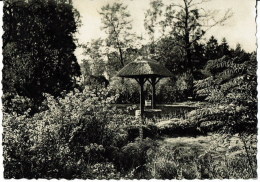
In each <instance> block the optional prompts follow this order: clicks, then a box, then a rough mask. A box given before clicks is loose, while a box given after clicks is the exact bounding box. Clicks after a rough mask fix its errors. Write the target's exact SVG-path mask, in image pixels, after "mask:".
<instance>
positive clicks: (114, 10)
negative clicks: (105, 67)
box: [100, 3, 134, 68]
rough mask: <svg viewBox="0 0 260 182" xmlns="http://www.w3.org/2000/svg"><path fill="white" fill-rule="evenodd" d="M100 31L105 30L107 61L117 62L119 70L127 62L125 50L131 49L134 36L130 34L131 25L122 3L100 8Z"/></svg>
mask: <svg viewBox="0 0 260 182" xmlns="http://www.w3.org/2000/svg"><path fill="white" fill-rule="evenodd" d="M100 15H101V17H102V19H101V20H102V24H103V26H102V29H103V30H105V32H106V34H107V38H106V39H105V42H106V46H107V47H108V48H109V49H107V50H108V61H112V60H117V62H119V63H120V68H122V67H124V65H125V64H126V62H127V61H128V60H127V56H126V54H127V50H129V49H132V43H133V39H134V35H133V34H132V33H131V29H132V25H131V21H132V20H131V19H130V14H129V13H128V11H127V6H124V5H123V4H122V3H113V4H112V5H110V4H107V5H105V6H103V7H102V8H101V12H100Z"/></svg>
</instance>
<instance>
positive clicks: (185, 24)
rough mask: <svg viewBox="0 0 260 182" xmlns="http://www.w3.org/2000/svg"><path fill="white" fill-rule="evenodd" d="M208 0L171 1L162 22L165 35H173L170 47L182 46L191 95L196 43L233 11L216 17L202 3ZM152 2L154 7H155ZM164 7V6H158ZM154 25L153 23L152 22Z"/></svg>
mask: <svg viewBox="0 0 260 182" xmlns="http://www.w3.org/2000/svg"><path fill="white" fill-rule="evenodd" d="M205 2H207V0H201V1H196V0H182V3H180V4H176V3H171V4H169V5H167V6H165V10H164V14H163V15H164V17H163V20H162V21H161V22H160V25H161V26H162V27H163V32H165V36H168V37H171V41H172V43H171V44H168V46H169V47H176V46H177V47H180V48H181V49H182V50H183V51H182V52H183V57H184V62H183V65H184V67H185V68H186V71H185V72H186V73H187V74H188V75H190V81H189V85H190V95H193V94H192V93H193V69H194V62H193V60H192V50H193V47H194V44H195V43H197V42H198V41H199V40H201V38H202V37H203V36H204V35H205V33H206V32H207V31H208V30H209V29H210V28H212V27H214V26H216V25H219V24H223V23H224V22H225V21H226V20H227V19H228V18H229V17H230V16H231V12H230V11H229V10H228V11H226V12H225V14H224V16H223V17H221V18H220V19H216V18H215V17H214V15H215V14H216V13H214V12H213V11H206V10H205V9H203V8H201V7H200V5H201V4H203V3H205ZM153 3H154V1H153V2H152V7H153ZM158 7H162V6H157V7H156V8H158ZM157 15H158V14H157V13H155V14H150V16H157ZM151 26H152V24H151Z"/></svg>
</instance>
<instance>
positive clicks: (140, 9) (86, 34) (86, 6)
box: [73, 0, 256, 62]
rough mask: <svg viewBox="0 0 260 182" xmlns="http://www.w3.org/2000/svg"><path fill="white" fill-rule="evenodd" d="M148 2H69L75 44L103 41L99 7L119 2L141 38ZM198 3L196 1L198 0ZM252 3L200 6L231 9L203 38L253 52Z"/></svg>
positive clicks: (238, 0) (224, 0)
mask: <svg viewBox="0 0 260 182" xmlns="http://www.w3.org/2000/svg"><path fill="white" fill-rule="evenodd" d="M150 1H151V0H73V5H74V7H75V8H76V9H77V10H78V11H79V13H80V15H81V22H82V26H81V27H79V31H78V33H77V34H76V37H77V39H78V42H79V43H87V42H89V41H90V40H91V39H97V38H100V37H105V34H104V32H103V31H102V30H101V29H100V27H101V25H102V24H101V16H100V15H99V11H100V10H101V7H102V6H104V5H106V4H108V3H109V4H112V3H113V2H122V3H124V4H125V5H127V6H128V11H129V12H130V14H131V18H132V19H133V31H134V32H136V33H137V34H138V35H141V34H145V29H144V25H143V20H144V14H145V12H146V10H147V9H148V8H149V3H150ZM178 1H180V0H163V2H165V3H166V4H167V3H169V2H178ZM199 1H200V0H199ZM255 5H256V1H255V0H211V1H209V2H207V3H204V7H203V8H205V9H210V10H218V11H219V14H220V15H221V14H222V15H223V13H224V12H225V11H226V10H227V9H231V11H232V13H233V16H232V17H231V18H230V19H228V20H227V21H226V22H225V24H224V25H223V26H220V25H218V26H216V27H214V28H212V29H210V31H208V32H207V34H206V35H205V38H206V39H208V38H209V37H210V36H211V35H214V37H215V38H216V39H217V40H218V41H219V42H220V41H221V40H222V39H223V38H224V37H225V38H226V40H227V42H228V43H229V45H230V46H231V48H234V47H235V46H236V44H237V43H240V44H241V47H242V48H243V49H244V50H246V51H249V52H251V51H255V50H256V37H255V34H256V24H255V16H256V11H255ZM75 54H76V56H77V58H78V61H79V62H81V60H82V59H83V58H84V56H83V55H82V49H81V48H77V49H76V51H75Z"/></svg>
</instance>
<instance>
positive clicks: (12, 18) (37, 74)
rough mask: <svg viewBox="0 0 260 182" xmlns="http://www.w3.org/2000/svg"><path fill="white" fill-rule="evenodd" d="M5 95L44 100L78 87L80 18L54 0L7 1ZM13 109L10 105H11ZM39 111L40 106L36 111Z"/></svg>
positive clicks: (36, 100)
mask: <svg viewBox="0 0 260 182" xmlns="http://www.w3.org/2000/svg"><path fill="white" fill-rule="evenodd" d="M3 22H4V25H3V29H4V32H5V33H4V35H3V63H4V68H3V92H4V94H9V96H10V97H8V98H7V97H5V98H4V101H5V99H7V100H9V101H10V99H12V98H13V96H15V95H16V94H18V95H20V96H26V97H28V98H30V99H32V101H33V104H34V105H39V103H40V102H41V101H42V99H43V97H42V93H50V94H52V95H54V96H58V95H59V94H60V93H61V92H62V91H63V90H70V89H72V88H73V87H75V84H76V83H75V76H79V74H80V70H79V65H78V63H77V60H76V57H75V55H74V51H75V49H76V45H75V42H74V39H75V38H74V33H75V32H76V31H77V27H78V25H79V15H78V13H77V11H76V10H75V9H74V8H73V7H72V5H70V4H67V3H58V2H57V1H55V0H48V1H45V0H31V1H28V2H27V1H23V0H17V1H11V0H7V1H5V2H4V17H3ZM10 107H11V106H10ZM34 109H35V110H37V107H36V108H34Z"/></svg>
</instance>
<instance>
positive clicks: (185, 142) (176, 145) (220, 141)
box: [151, 134, 257, 179]
mask: <svg viewBox="0 0 260 182" xmlns="http://www.w3.org/2000/svg"><path fill="white" fill-rule="evenodd" d="M254 137H255V138H256V136H254ZM158 142H159V145H160V149H159V150H158V151H157V153H156V155H155V156H153V158H154V159H153V161H152V162H151V164H152V165H151V166H154V167H153V168H152V169H151V170H152V171H154V173H153V174H154V176H153V177H154V178H162V177H163V176H164V177H166V178H168V179H169V178H170V179H172V178H177V179H183V178H186V179H195V178H199V179H208V178H210V179H230V178H235V179H238V178H242V179H247V178H255V177H256V169H257V167H256V141H255V142H253V143H251V144H248V146H247V147H248V154H249V155H247V153H246V151H245V148H244V145H243V142H242V141H241V139H240V138H239V137H238V136H224V135H218V134H214V135H209V136H198V137H174V138H173V137H171V138H169V137H165V138H162V139H161V140H159V141H158ZM248 157H249V158H248ZM173 166H175V167H173ZM162 171H164V172H163V173H162ZM165 171H168V172H167V173H165Z"/></svg>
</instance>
